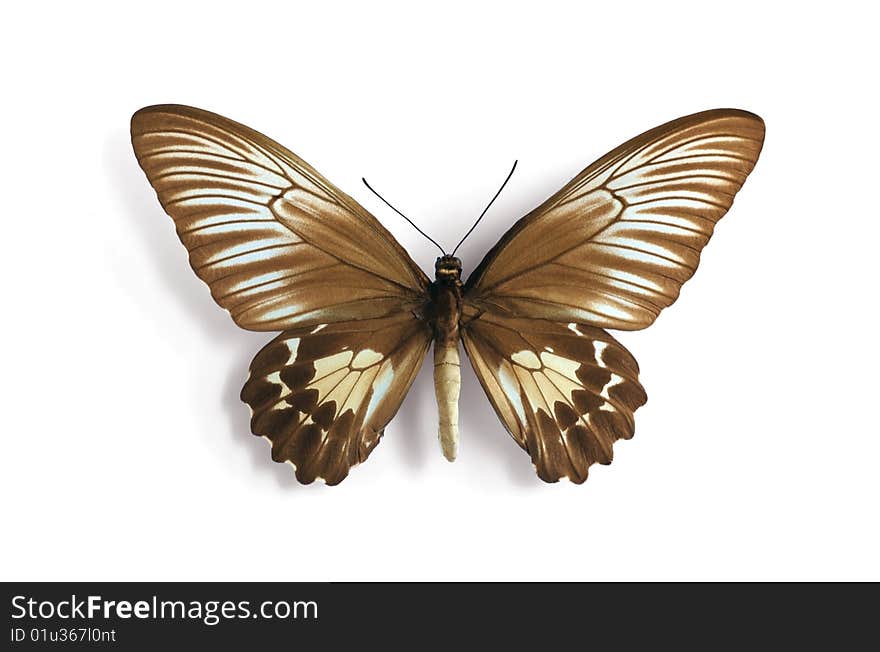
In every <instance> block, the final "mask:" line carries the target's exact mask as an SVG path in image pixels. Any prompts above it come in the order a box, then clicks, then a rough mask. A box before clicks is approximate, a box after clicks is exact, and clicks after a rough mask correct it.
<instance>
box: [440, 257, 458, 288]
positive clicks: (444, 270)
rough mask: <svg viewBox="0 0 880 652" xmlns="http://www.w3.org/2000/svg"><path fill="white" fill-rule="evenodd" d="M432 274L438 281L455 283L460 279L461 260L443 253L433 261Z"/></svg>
mask: <svg viewBox="0 0 880 652" xmlns="http://www.w3.org/2000/svg"><path fill="white" fill-rule="evenodd" d="M434 275H435V278H436V279H437V281H438V282H444V283H456V282H459V281H461V260H460V259H459V258H456V257H455V256H451V255H449V254H443V255H442V256H440V257H439V258H438V259H437V262H436V263H434Z"/></svg>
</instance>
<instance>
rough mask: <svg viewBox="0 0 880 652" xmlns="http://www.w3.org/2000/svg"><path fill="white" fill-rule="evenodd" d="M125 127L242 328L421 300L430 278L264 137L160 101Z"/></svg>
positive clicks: (332, 317)
mask: <svg viewBox="0 0 880 652" xmlns="http://www.w3.org/2000/svg"><path fill="white" fill-rule="evenodd" d="M131 137H132V144H133V146H134V150H135V153H136V154H137V158H138V162H139V163H140V165H141V167H142V168H143V170H144V172H145V173H146V175H147V178H148V179H149V181H150V183H151V184H152V186H153V188H154V189H155V190H156V193H157V194H158V196H159V201H160V202H161V203H162V206H163V207H164V208H165V211H166V212H167V213H168V214H169V215H170V216H171V217H172V219H173V220H174V223H175V225H176V227H177V233H178V235H179V236H180V240H181V242H183V244H184V246H186V248H187V250H188V251H189V258H190V263H191V264H192V267H193V269H194V270H195V272H196V274H197V275H198V276H199V278H201V279H202V280H203V281H205V282H206V283H207V284H208V286H209V287H210V289H211V295H212V296H213V297H214V299H215V300H216V301H217V303H218V304H220V305H221V306H222V307H223V308H225V309H226V310H228V311H229V312H230V314H231V315H232V318H233V319H234V320H235V322H236V323H237V324H238V325H239V326H241V327H242V328H247V329H250V330H259V331H280V330H284V329H290V328H297V327H300V326H308V325H314V324H320V323H330V322H337V321H347V320H355V319H372V318H381V317H386V316H389V315H393V314H397V313H399V312H400V311H401V310H404V311H405V310H407V309H409V308H410V307H411V306H412V305H415V304H418V303H420V302H422V301H423V300H424V294H425V288H426V287H427V285H428V278H427V277H426V276H425V274H424V273H423V272H422V271H421V270H420V269H419V268H418V267H417V266H416V264H415V263H414V262H413V261H412V259H411V258H410V257H409V256H408V255H407V253H406V251H405V250H404V249H403V248H402V247H401V246H400V245H399V244H398V243H397V242H396V241H395V239H394V238H393V236H392V235H391V234H390V233H389V232H388V231H387V230H386V229H385V228H384V227H383V226H382V225H381V224H380V223H379V221H378V220H376V218H374V217H373V216H372V215H370V214H369V213H368V212H367V211H366V210H365V209H363V208H362V207H361V206H360V205H358V204H357V202H355V201H354V200H353V199H352V198H351V197H349V196H347V195H346V194H345V193H343V192H342V191H340V190H338V189H337V188H335V187H334V186H333V185H332V184H331V183H330V182H329V181H327V180H326V179H325V178H324V177H322V176H321V175H320V174H319V173H318V172H316V171H315V170H314V169H313V168H312V167H311V166H310V165H308V164H307V163H306V162H305V161H303V160H302V159H300V158H299V157H297V156H296V155H295V154H293V153H292V152H290V151H288V150H287V149H285V148H284V147H282V146H281V145H279V144H278V143H276V142H274V141H272V140H271V139H269V138H267V137H266V136H263V135H262V134H260V133H257V132H256V131H254V130H252V129H249V128H248V127H245V126H244V125H241V124H238V123H237V122H233V121H232V120H229V119H227V118H224V117H222V116H219V115H216V114H213V113H209V112H207V111H202V110H201V109H195V108H192V107H185V106H175V105H165V106H151V107H147V108H144V109H141V110H140V111H138V112H137V113H135V114H134V116H133V117H132V120H131Z"/></svg>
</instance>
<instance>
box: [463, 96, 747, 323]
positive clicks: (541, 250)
mask: <svg viewBox="0 0 880 652" xmlns="http://www.w3.org/2000/svg"><path fill="white" fill-rule="evenodd" d="M763 140H764V123H763V121H762V120H761V118H759V117H758V116H756V115H753V114H751V113H748V112H746V111H740V110H736V109H716V110H712V111H705V112H703V113H697V114H694V115H690V116H687V117H684V118H679V119H678V120H674V121H672V122H669V123H667V124H664V125H662V126H660V127H657V128H656V129H652V130H651V131H648V132H646V133H644V134H642V135H641V136H638V137H637V138H634V139H632V140H630V141H628V142H627V143H625V144H623V145H621V146H620V147H618V148H617V149H615V150H613V151H612V152H610V153H609V154H607V155H606V156H604V157H602V158H601V159H599V160H598V161H596V162H595V163H593V164H592V165H590V166H589V167H587V168H586V169H585V170H584V171H582V172H581V173H580V174H579V175H577V176H576V177H575V178H574V179H573V180H572V181H571V182H570V183H568V184H567V185H566V186H565V187H563V188H562V189H561V190H560V191H559V192H558V193H556V194H555V195H554V196H553V197H551V198H550V199H548V200H547V201H546V202H544V203H543V204H542V205H541V206H539V207H538V208H536V209H535V210H533V211H532V212H531V213H529V214H528V215H527V216H525V217H524V218H522V219H521V220H520V221H518V222H517V223H516V224H515V225H514V226H513V227H512V228H511V229H510V230H509V231H508V232H507V233H506V234H505V235H504V237H502V239H501V240H500V241H499V243H498V244H497V245H496V246H495V247H494V248H493V249H492V250H491V251H490V252H489V253H488V254H487V255H486V257H485V258H484V259H483V261H482V262H481V263H480V265H479V266H478V267H477V269H476V270H475V271H474V272H473V274H472V275H471V276H470V278H469V279H468V281H467V284H466V287H465V298H466V300H467V301H469V302H470V303H472V304H474V305H476V306H477V307H478V308H480V309H482V310H490V311H495V312H498V313H501V314H507V315H510V316H515V317H529V318H540V319H551V320H555V321H561V322H578V323H584V324H591V325H593V326H598V327H602V328H612V329H620V330H636V329H640V328H645V327H646V326H648V325H650V324H651V323H652V322H653V321H654V319H656V317H657V315H658V314H659V313H660V311H661V310H662V309H663V308H665V307H667V306H669V305H671V304H672V303H673V302H674V301H675V300H676V298H677V297H678V295H679V291H680V289H681V286H682V284H683V283H684V282H685V281H687V280H688V279H689V278H690V277H691V276H692V275H693V273H694V272H695V271H696V268H697V264H698V263H699V258H700V252H701V250H702V249H703V247H704V246H705V245H706V243H707V242H708V241H709V238H710V236H711V235H712V232H713V229H714V227H715V223H716V222H717V221H718V220H719V219H720V218H721V217H722V216H723V215H724V214H725V213H726V212H727V210H728V209H729V208H730V206H731V204H732V203H733V198H734V195H735V194H736V193H737V191H738V190H739V189H740V187H741V186H742V184H743V182H744V181H745V179H746V177H747V176H748V174H749V172H751V170H752V168H753V167H754V165H755V162H756V161H757V159H758V155H759V153H760V151H761V147H762V144H763Z"/></svg>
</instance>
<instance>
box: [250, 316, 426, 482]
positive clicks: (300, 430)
mask: <svg viewBox="0 0 880 652" xmlns="http://www.w3.org/2000/svg"><path fill="white" fill-rule="evenodd" d="M430 339H431V331H430V328H429V327H428V326H427V325H426V323H425V322H423V321H421V320H418V319H415V318H414V317H413V316H412V315H406V314H402V315H398V316H397V317H391V318H387V319H373V320H364V321H356V322H346V323H337V324H327V325H321V324H319V325H318V326H317V327H315V328H300V329H296V330H289V331H285V332H284V333H282V334H281V335H279V336H278V337H276V338H275V339H274V340H272V342H270V343H269V344H268V345H267V346H266V347H264V348H263V349H262V350H261V351H260V352H259V353H258V354H257V356H256V357H255V358H254V360H253V362H252V363H251V370H250V377H249V379H248V381H247V383H245V386H244V388H243V389H242V391H241V399H242V400H243V401H244V402H245V403H247V404H248V405H249V406H250V407H251V410H252V413H253V416H252V418H251V430H252V431H253V433H254V434H255V435H259V436H262V437H265V438H266V439H268V440H269V441H270V442H271V444H272V459H274V460H275V461H276V462H290V463H292V464H293V466H294V468H295V469H296V477H297V479H298V480H299V481H300V482H302V483H304V484H308V483H311V482H313V481H314V480H315V479H322V480H324V481H325V482H326V483H327V484H338V483H339V482H342V480H343V479H345V477H346V476H347V475H348V471H349V469H350V468H351V467H352V466H354V465H355V464H358V463H360V462H363V461H364V460H365V459H366V458H367V456H368V455H369V454H370V453H371V452H372V450H373V448H374V447H375V446H376V444H377V443H379V438H380V437H381V436H382V433H383V431H384V429H385V426H386V425H387V424H388V422H389V421H390V420H391V418H392V417H393V416H394V415H395V413H396V412H397V409H398V408H399V407H400V404H401V402H402V401H403V398H404V396H405V395H406V393H407V391H408V390H409V387H410V385H411V384H412V381H413V379H414V378H415V376H416V373H417V372H418V370H419V367H420V366H421V363H422V360H423V359H424V357H425V352H426V351H427V348H428V344H429V342H430Z"/></svg>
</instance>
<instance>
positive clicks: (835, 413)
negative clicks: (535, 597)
mask: <svg viewBox="0 0 880 652" xmlns="http://www.w3.org/2000/svg"><path fill="white" fill-rule="evenodd" d="M299 4H300V3H294V2H285V3H278V4H277V5H270V4H264V3H261V2H256V1H254V0H248V1H247V2H234V3H220V2H213V3H205V4H204V5H194V4H193V5H190V4H188V3H184V2H180V1H175V2H171V3H165V2H156V1H155V0H153V1H151V2H148V3H136V4H131V3H107V4H88V3H85V4H83V3H63V4H61V3H59V4H58V5H46V4H39V3H17V4H15V6H14V7H7V8H6V9H5V16H4V20H3V27H2V39H0V54H2V60H3V61H4V73H3V80H2V87H3V91H2V94H3V97H4V100H3V103H2V106H0V112H2V118H3V119H2V125H3V132H2V156H0V166H2V178H3V188H4V192H3V198H4V199H3V202H2V205H0V211H2V216H0V220H2V236H3V240H2V241H3V248H2V249H3V253H2V256H0V265H2V279H3V280H2V298H3V301H2V306H3V307H2V310H3V315H2V323H3V337H2V347H3V348H2V365H3V374H2V380H0V382H2V396H3V409H2V418H3V431H2V441H3V451H2V455H0V465H2V469H0V487H2V501H3V513H2V519H3V529H4V534H3V536H2V538H0V571H2V573H0V578H2V579H6V580H11V579H36V580H42V579H46V580H48V579H100V580H119V579H166V580H196V579H203V580H208V579H212V580H213V579H218V580H219V579H241V580H243V579H256V580H327V579H330V580H340V579H560V580H562V579H606V578H611V579H825V578H827V579H847V578H848V579H860V578H861V579H868V578H871V579H875V580H876V579H880V561H878V555H877V549H878V547H880V536H878V535H880V528H878V519H877V496H878V491H880V480H878V471H877V468H878V460H880V438H878V434H880V433H878V430H880V428H878V422H877V413H876V412H875V411H874V408H875V407H876V404H877V401H878V397H877V395H876V390H877V387H878V382H877V376H876V373H877V367H878V362H880V360H878V345H877V334H876V319H875V313H876V302H877V289H876V284H877V280H878V271H877V270H878V265H877V242H878V235H880V228H878V224H880V215H878V204H877V200H876V199H877V156H876V155H877V151H878V145H880V142H878V132H877V127H876V125H877V115H878V109H880V107H878V102H877V98H876V88H877V63H878V48H877V45H876V35H875V33H874V32H875V28H876V24H877V23H876V17H872V16H870V15H868V12H869V10H868V9H867V7H869V6H870V5H869V3H864V4H862V3H858V4H856V3H853V4H849V3H846V2H837V3H833V5H828V4H827V3H823V5H822V6H827V7H832V9H830V10H828V11H820V10H818V9H816V8H811V7H810V6H807V5H805V4H800V3H798V4H796V5H795V4H793V5H792V6H791V7H790V8H779V7H777V5H776V4H775V3H767V2H761V3H745V2H738V3H734V4H730V3H727V4H725V5H723V6H719V7H720V8H718V9H714V8H710V7H714V6H715V5H709V4H706V3H693V4H682V3H670V2H663V3H645V4H644V5H642V4H631V5H626V4H623V3H617V2H614V3H606V4H603V5H601V6H599V7H596V6H589V7H588V3H571V4H570V5H569V4H555V3H552V2H532V3H527V4H522V5H519V4H516V3H499V4H496V5H489V4H479V3H460V4H459V3H454V2H444V3H442V4H441V3H436V4H434V8H431V9H423V8H417V7H419V6H420V5H417V4H416V3H410V4H403V3H401V4H400V5H387V4H381V3H363V5H364V6H359V5H355V4H352V5H350V6H349V5H337V4H333V3H319V2H314V3H309V4H308V5H307V6H306V5H303V6H299ZM591 4H592V3H591ZM654 5H657V6H656V7H655V6H654ZM658 7H659V8H658ZM164 102H174V103H184V104H192V105H195V106H199V107H203V108H206V109H210V110H213V111H217V112H220V113H223V114H224V115H227V116H229V117H231V118H233V119H235V120H238V121H241V122H244V123H245V124H248V125H251V126H253V127H254V128H256V129H258V130H260V131H262V132H264V133H266V134H268V135H269V136H271V137H273V138H275V139H276V140H278V141H280V142H281V143H283V144H285V145H287V146H288V147H290V148H291V149H293V150H294V151H296V152H297V153H298V154H300V155H301V156H303V157H304V158H305V159H306V160H308V161H309V162H311V163H312V164H313V165H314V166H315V167H317V168H318V169H319V170H321V171H322V172H323V173H324V174H325V175H326V176H327V177H328V178H329V179H330V180H332V181H333V182H334V183H335V184H337V185H338V186H339V187H341V188H342V189H344V190H345V191H347V192H348V193H350V194H352V195H353V196H354V197H355V198H356V199H357V200H358V201H360V202H361V203H363V204H364V205H365V206H366V207H367V208H368V209H369V210H371V211H372V212H374V213H375V214H376V215H377V216H378V217H379V219H380V220H381V221H382V222H383V223H384V224H385V225H387V226H388V228H389V229H390V230H391V231H392V232H393V233H394V234H395V236H397V237H398V238H399V239H400V241H401V242H402V243H403V245H404V246H405V247H406V248H407V249H408V250H409V251H410V252H411V253H412V255H413V257H414V258H415V259H416V261H417V262H419V263H420V264H421V265H423V266H424V268H425V269H427V270H431V269H432V265H433V259H434V257H435V255H436V253H435V250H434V249H433V248H432V246H431V245H430V244H429V243H427V242H426V241H424V240H423V239H421V238H420V237H419V236H418V235H417V234H416V233H415V232H414V231H413V230H412V229H411V228H410V227H409V226H408V225H406V224H405V223H404V222H403V221H402V220H401V219H400V218H399V217H397V216H396V215H394V214H393V213H392V212H391V211H390V210H388V209H387V208H385V207H384V206H382V205H381V204H380V203H379V201H378V200H377V199H376V198H375V197H373V196H371V195H370V194H369V192H368V191H367V190H366V189H365V188H364V187H363V186H362V185H361V183H360V178H361V176H362V175H364V176H366V177H367V178H368V179H369V180H370V181H371V182H372V183H373V184H374V186H375V187H377V188H378V189H380V191H381V192H383V193H384V194H385V195H386V196H387V197H388V198H389V199H390V200H391V201H392V202H393V203H395V204H397V205H398V206H399V207H400V208H401V209H402V210H404V211H405V212H407V213H408V214H409V215H410V216H411V217H412V218H413V219H415V220H416V221H418V223H420V224H421V225H423V227H424V228H425V229H426V230H427V231H428V232H430V233H431V234H432V235H433V236H434V237H435V238H437V239H438V240H440V242H442V243H444V244H445V245H446V246H447V247H449V246H451V245H453V244H454V243H455V242H456V241H457V240H458V238H459V237H460V236H461V235H462V234H463V233H464V231H465V230H466V229H467V228H468V226H470V223H471V222H472V220H473V219H474V218H475V217H476V215H477V214H478V213H479V211H480V210H481V208H482V207H483V205H484V204H485V202H486V201H487V200H488V199H489V198H490V197H491V196H492V194H493V193H494V192H495V190H496V188H497V186H498V184H499V183H500V182H501V180H502V179H503V178H504V175H505V174H506V172H507V170H508V168H509V166H510V164H511V163H512V161H513V160H514V159H515V158H518V159H519V160H520V165H519V168H518V169H517V172H516V174H515V176H514V177H513V179H512V181H511V183H510V184H509V186H508V188H507V189H506V190H505V191H504V193H503V194H502V196H501V198H500V199H499V201H498V202H497V203H496V205H495V206H494V207H493V209H492V210H491V211H490V213H489V214H488V216H487V217H486V219H485V220H484V221H483V223H482V224H481V225H480V227H479V229H478V230H477V232H476V233H475V234H474V236H473V237H472V238H471V239H470V240H469V241H468V242H467V244H466V245H465V246H464V247H463V248H462V249H461V251H460V255H461V257H462V258H463V259H464V264H465V267H466V270H465V273H467V271H468V270H469V269H472V268H473V266H474V265H475V264H476V263H477V262H478V260H479V259H480V258H481V257H482V255H483V254H484V253H485V251H486V250H487V249H488V248H489V247H490V246H491V245H492V244H493V243H494V242H495V241H496V240H497V238H498V237H499V236H500V235H501V234H502V233H503V232H504V231H505V230H506V229H507V227H508V226H509V225H510V224H511V223H512V222H513V221H514V220H515V219H517V218H518V217H520V216H521V215H522V214H524V213H525V212H526V211H527V210H529V209H530V208H532V207H533V206H535V205H536V204H537V203H539V202H540V201H542V200H543V199H544V198H545V197H547V196H548V195H549V194H551V193H552V192H554V191H555V190H557V189H558V188H559V187H560V186H561V185H562V184H563V183H564V182H566V181H567V180H568V179H569V178H570V177H572V176H573V175H574V174H575V173H577V172H578V171H579V170H580V169H581V168H582V167H584V166H585V165H586V164H587V163H589V162H591V161H592V160H593V159H595V158H597V157H598V156H599V155H601V154H603V153H604V152H605V151H607V150H609V149H611V148H612V147H614V146H616V145H617V144H619V143H620V142H622V141H623V140H625V139H627V138H630V137H632V136H635V135H636V134H638V133H641V132H642V131H644V130H646V129H648V128H650V127H653V126H655V125H657V124H660V123H662V122H665V121H667V120H670V119H672V118H675V117H678V116H680V115H684V114H688V113H692V112H695V111H698V110H702V109H708V108H714V107H723V106H733V107H740V108H744V109H748V110H751V111H754V112H756V113H758V114H760V115H761V116H762V117H763V118H764V119H765V120H766V123H767V140H766V144H765V148H764V152H763V154H762V156H761V159H760V161H759V163H758V165H757V167H756V169H755V171H754V173H753V174H752V176H751V177H750V178H749V180H748V182H747V183H746V185H745V187H744V188H743V190H742V192H741V193H740V195H739V196H738V197H737V200H736V204H735V205H734V207H733V209H732V211H731V212H730V214H729V215H728V216H727V217H726V218H725V219H724V220H723V221H722V222H721V224H720V226H719V228H718V230H717V232H716V236H715V238H714V239H713V241H712V243H711V244H710V245H709V246H708V248H707V250H706V251H705V253H704V256H703V263H702V265H701V268H700V270H699V272H698V273H697V275H696V277H695V278H694V280H693V281H691V282H690V283H688V284H687V286H685V288H684V290H683V293H682V296H681V299H680V300H679V301H678V303H677V304H676V305H675V306H673V307H672V308H670V309H668V310H667V311H666V312H664V313H663V315H662V316H661V317H660V318H659V320H658V321H657V322H656V324H655V325H654V326H652V327H651V328H650V329H648V330H646V331H641V332H634V333H623V334H620V339H621V341H622V342H623V343H624V344H626V345H627V346H628V348H630V350H631V351H632V352H633V353H634V355H635V356H636V358H637V359H638V360H639V362H640V365H641V368H642V382H643V384H644V385H645V387H646V389H647V391H648V395H649V402H648V404H647V405H646V406H645V407H644V408H642V409H641V410H639V412H638V414H637V423H638V427H637V434H636V437H635V439H634V440H632V441H630V442H621V443H619V444H618V445H617V446H616V447H615V461H614V463H613V464H612V465H611V466H609V467H594V468H593V469H592V471H591V475H590V479H589V480H588V481H587V483H586V484H585V485H582V486H574V485H566V484H557V485H547V484H544V483H542V482H540V481H538V480H537V478H536V477H535V476H534V474H533V471H532V468H531V465H530V463H529V460H528V457H527V456H526V454H525V453H523V452H522V451H520V450H519V448H518V447H517V446H516V445H515V444H514V442H513V441H512V440H511V439H510V437H509V436H508V435H507V434H506V433H505V431H504V430H503V428H502V426H501V425H500V423H499V422H498V421H497V419H496V417H495V415H494V412H493V411H492V409H491V408H490V406H489V403H488V401H487V400H486V399H485V397H484V395H483V393H482V391H481V389H480V388H479V385H478V384H477V382H476V380H475V378H474V376H473V373H472V372H471V371H470V369H469V368H466V369H465V370H464V378H463V384H464V386H463V399H462V409H461V430H462V434H463V441H462V448H461V452H460V458H459V460H458V461H457V462H456V463H455V464H452V465H450V464H449V463H447V462H446V461H445V460H444V459H443V458H442V457H441V455H440V451H439V447H438V445H437V443H436V439H435V437H436V435H435V433H436V411H435V407H434V403H433V390H432V386H431V374H430V369H429V368H428V367H427V366H426V367H425V368H424V369H423V370H422V373H421V375H420V376H419V377H418V379H417V381H416V383H415V386H414V387H413V389H412V391H411V393H410V395H409V397H408V398H407V399H406V401H405V403H404V404H403V407H402V408H401V412H400V413H399V414H398V416H397V418H396V419H395V420H394V421H393V422H392V424H391V425H390V426H389V428H388V430H387V433H386V437H385V438H384V440H383V442H382V444H381V445H380V446H379V448H378V449H377V451H376V452H375V453H374V454H373V456H372V457H371V458H370V459H369V461H368V462H367V463H366V464H364V465H363V466H361V467H358V468H356V469H355V470H354V471H353V472H352V474H351V475H350V476H349V478H348V479H347V480H346V481H345V482H344V483H343V484H342V485H340V486H338V487H326V486H323V485H313V486H309V487H302V486H299V485H298V484H297V483H296V482H295V481H294V478H293V475H292V472H291V469H290V467H289V466H287V465H279V464H274V463H273V462H272V461H271V460H270V459H269V454H268V448H267V446H266V443H265V442H264V441H263V440H261V439H258V438H255V437H253V436H251V435H250V433H249V427H248V410H247V408H246V407H245V406H244V405H243V404H242V403H240V402H239V400H238V393H239V390H240V386H241V384H242V382H243V381H244V379H245V377H246V370H247V365H248V363H249V361H250V359H251V357H252V356H253V354H254V353H255V352H256V351H257V350H258V349H259V348H260V347H261V346H262V345H263V344H264V343H265V342H266V341H268V340H269V339H270V337H271V335H270V334H265V333H263V334H260V333H251V332H245V331H242V330H239V329H238V328H237V327H236V326H235V325H234V324H233V323H232V321H231V320H229V319H228V317H227V315H226V314H225V313H224V312H223V311H222V310H220V309H219V308H217V307H216V306H215V305H214V304H213V302H212V300H211V298H210V295H209V293H208V290H207V288H206V287H205V286H204V285H203V284H202V283H201V281H199V280H198V279H197V278H196V277H195V275H194V274H193V273H192V271H191V270H190V269H189V266H188V264H187V260H186V253H185V251H184V249H183V247H182V246H181V245H180V243H179V242H178V241H177V238H176V237H175V234H174V231H173V225H172V222H171V220H170V219H169V218H168V217H167V216H166V215H165V214H164V213H163V212H162V210H161V208H160V206H159V204H158V202H157V201H156V197H155V195H154V193H153V191H152V189H151V188H150V187H149V186H148V184H147V181H146V179H145V178H144V176H143V174H142V173H141V171H140V169H139V168H138V166H137V164H136V162H135V158H134V156H133V154H132V152H131V148H130V144H129V141H128V134H127V129H128V120H129V117H130V115H131V114H132V112H134V111H135V110H136V109H138V108H140V107H141V106H144V105H148V104H155V103H164Z"/></svg>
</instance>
